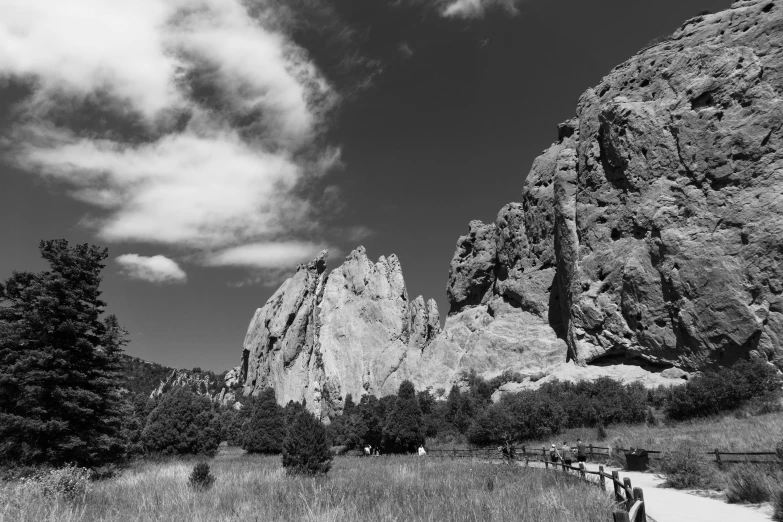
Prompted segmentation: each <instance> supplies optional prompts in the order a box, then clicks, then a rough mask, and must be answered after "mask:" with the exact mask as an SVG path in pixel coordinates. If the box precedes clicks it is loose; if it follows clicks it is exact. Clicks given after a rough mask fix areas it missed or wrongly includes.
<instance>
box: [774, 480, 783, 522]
mask: <svg viewBox="0 0 783 522" xmlns="http://www.w3.org/2000/svg"><path fill="white" fill-rule="evenodd" d="M772 509H773V512H772V520H777V521H778V522H783V486H781V485H777V486H776V487H775V489H773V490H772Z"/></svg>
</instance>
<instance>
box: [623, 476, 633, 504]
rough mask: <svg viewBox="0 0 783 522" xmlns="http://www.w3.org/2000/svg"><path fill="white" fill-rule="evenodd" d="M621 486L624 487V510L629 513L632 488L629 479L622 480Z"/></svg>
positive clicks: (631, 502)
mask: <svg viewBox="0 0 783 522" xmlns="http://www.w3.org/2000/svg"><path fill="white" fill-rule="evenodd" d="M623 486H625V510H626V511H629V510H630V509H631V508H632V507H633V488H632V487H631V479H629V478H628V477H625V478H624V479H623Z"/></svg>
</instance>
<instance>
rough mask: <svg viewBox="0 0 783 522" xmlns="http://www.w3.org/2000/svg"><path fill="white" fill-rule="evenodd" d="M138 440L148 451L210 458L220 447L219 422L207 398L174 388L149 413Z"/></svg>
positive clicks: (185, 389)
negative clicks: (200, 455) (140, 440)
mask: <svg viewBox="0 0 783 522" xmlns="http://www.w3.org/2000/svg"><path fill="white" fill-rule="evenodd" d="M141 438H142V441H143V443H144V447H145V449H146V450H147V451H149V452H155V453H162V454H164V455H175V454H179V455H183V454H188V453H190V454H203V455H214V454H215V451H217V448H218V446H219V445H220V422H219V420H218V419H217V417H216V415H215V414H214V413H213V412H212V403H211V402H210V400H209V399H208V398H206V397H204V396H201V395H196V394H195V393H193V392H192V391H190V390H188V389H187V388H176V389H174V390H172V391H171V392H170V393H167V394H165V395H164V396H163V397H162V398H161V400H160V402H159V404H158V405H157V406H156V407H155V409H154V410H152V413H150V416H149V419H148V420H147V425H146V426H145V427H144V431H143V432H142V435H141Z"/></svg>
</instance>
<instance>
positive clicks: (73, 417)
mask: <svg viewBox="0 0 783 522" xmlns="http://www.w3.org/2000/svg"><path fill="white" fill-rule="evenodd" d="M39 249H40V252H41V256H42V257H43V258H44V259H45V260H46V261H47V262H48V264H49V267H50V270H49V271H44V272H39V273H37V274H33V273H29V272H14V273H13V275H12V276H11V277H10V278H9V279H8V280H7V281H5V282H4V283H3V284H0V460H3V461H5V462H20V463H52V464H55V465H58V464H63V463H65V462H75V463H78V464H80V465H88V466H89V465H96V464H100V463H103V462H108V461H113V460H117V459H119V458H121V457H122V456H123V452H124V448H123V441H122V440H121V438H120V430H121V415H122V411H121V407H120V405H121V398H120V394H119V389H120V386H121V377H120V370H121V362H120V355H121V352H122V348H123V346H124V345H125V344H126V342H127V341H126V335H127V332H126V331H125V330H124V329H123V328H122V327H121V326H120V325H119V322H118V321H117V318H116V317H115V316H113V315H110V316H108V317H106V318H105V319H104V320H103V321H101V320H100V315H101V314H102V313H103V311H104V307H105V306H106V303H104V302H103V301H102V300H101V299H100V296H101V291H100V288H99V287H100V282H101V276H100V272H101V270H102V269H103V267H104V266H105V265H104V264H103V261H104V260H105V259H106V257H107V256H108V252H107V250H106V249H101V248H98V247H96V246H92V245H88V244H82V245H76V246H70V245H69V244H68V242H67V241H66V240H64V239H58V240H51V241H41V243H40V245H39Z"/></svg>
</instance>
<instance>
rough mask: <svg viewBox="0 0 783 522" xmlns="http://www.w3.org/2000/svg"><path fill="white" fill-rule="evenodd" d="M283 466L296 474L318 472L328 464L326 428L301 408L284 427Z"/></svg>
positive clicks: (329, 460) (317, 473)
mask: <svg viewBox="0 0 783 522" xmlns="http://www.w3.org/2000/svg"><path fill="white" fill-rule="evenodd" d="M283 467H284V468H285V469H286V471H287V472H288V473H290V474H296V475H321V474H325V473H327V472H328V471H329V469H330V468H331V467H332V452H331V451H330V450H329V444H328V443H327V437H326V428H325V427H324V425H323V424H321V422H320V421H319V420H318V419H316V418H315V416H314V415H313V414H312V413H310V412H309V411H307V410H305V409H301V410H299V411H298V412H297V413H296V416H295V417H294V419H293V420H292V421H291V423H290V425H289V426H288V429H287V431H286V435H285V439H284V440H283Z"/></svg>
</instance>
